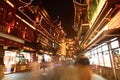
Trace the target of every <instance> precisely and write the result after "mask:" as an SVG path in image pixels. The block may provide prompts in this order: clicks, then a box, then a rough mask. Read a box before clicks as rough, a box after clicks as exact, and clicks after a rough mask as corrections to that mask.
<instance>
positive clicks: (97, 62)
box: [94, 54, 99, 65]
mask: <svg viewBox="0 0 120 80" xmlns="http://www.w3.org/2000/svg"><path fill="white" fill-rule="evenodd" d="M94 64H97V65H99V61H98V55H97V54H95V56H94Z"/></svg>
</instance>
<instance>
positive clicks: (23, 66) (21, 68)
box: [16, 64, 29, 72]
mask: <svg viewBox="0 0 120 80" xmlns="http://www.w3.org/2000/svg"><path fill="white" fill-rule="evenodd" d="M26 70H29V65H27V64H17V65H16V72H19V71H26Z"/></svg>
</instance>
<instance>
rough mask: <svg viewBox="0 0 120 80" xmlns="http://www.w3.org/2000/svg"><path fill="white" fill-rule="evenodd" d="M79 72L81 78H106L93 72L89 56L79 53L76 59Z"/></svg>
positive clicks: (103, 79) (96, 79) (94, 79)
mask: <svg viewBox="0 0 120 80" xmlns="http://www.w3.org/2000/svg"><path fill="white" fill-rule="evenodd" d="M75 66H76V67H77V71H78V74H79V78H80V79H79V80H106V79H105V78H103V77H102V76H100V75H98V74H95V73H93V71H92V68H91V66H90V62H89V59H88V57H86V56H85V55H79V56H78V57H77V59H76V61H75Z"/></svg>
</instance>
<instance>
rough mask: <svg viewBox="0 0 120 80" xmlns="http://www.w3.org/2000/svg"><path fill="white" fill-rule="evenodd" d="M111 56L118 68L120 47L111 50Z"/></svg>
mask: <svg viewBox="0 0 120 80" xmlns="http://www.w3.org/2000/svg"><path fill="white" fill-rule="evenodd" d="M113 58H114V62H115V66H116V68H120V48H118V49H115V50H113Z"/></svg>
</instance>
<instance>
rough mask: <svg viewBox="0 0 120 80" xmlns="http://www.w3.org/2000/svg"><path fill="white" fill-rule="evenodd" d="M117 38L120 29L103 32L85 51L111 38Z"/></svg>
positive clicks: (119, 34)
mask: <svg viewBox="0 0 120 80" xmlns="http://www.w3.org/2000/svg"><path fill="white" fill-rule="evenodd" d="M119 36H120V28H116V29H109V30H105V31H103V33H102V34H101V35H100V36H99V37H98V38H97V39H96V40H95V41H94V42H92V43H91V44H90V45H89V46H88V47H87V49H91V48H92V47H94V46H97V45H99V44H101V43H103V42H105V41H107V40H110V39H112V38H115V37H119Z"/></svg>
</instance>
